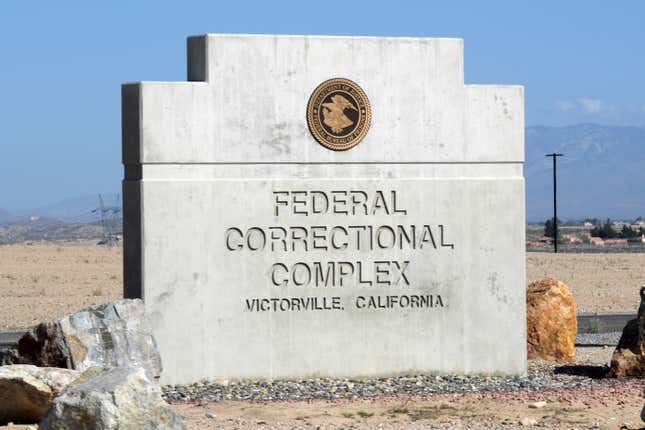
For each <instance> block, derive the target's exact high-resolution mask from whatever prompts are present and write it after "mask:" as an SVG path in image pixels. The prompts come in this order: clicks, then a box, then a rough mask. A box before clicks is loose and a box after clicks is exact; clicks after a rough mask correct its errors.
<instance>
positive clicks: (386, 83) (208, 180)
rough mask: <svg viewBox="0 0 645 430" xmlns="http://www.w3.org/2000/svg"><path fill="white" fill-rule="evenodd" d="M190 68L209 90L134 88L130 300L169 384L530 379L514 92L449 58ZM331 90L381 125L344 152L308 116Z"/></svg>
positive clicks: (350, 57)
mask: <svg viewBox="0 0 645 430" xmlns="http://www.w3.org/2000/svg"><path fill="white" fill-rule="evenodd" d="M188 55H189V58H188V75H189V79H191V80H193V81H202V80H203V82H184V83H160V82H143V83H134V84H126V85H124V86H123V144H124V147H123V149H124V151H123V160H124V165H125V180H124V213H125V220H124V228H125V252H124V259H125V274H124V275H125V276H124V278H125V294H126V296H127V297H137V296H142V297H143V298H144V301H145V303H146V311H147V312H148V315H149V318H150V319H151V324H152V326H153V332H154V334H155V336H156V340H157V342H158V345H159V349H160V352H161V355H162V361H163V365H164V373H163V375H162V382H165V383H187V382H192V381H197V380H199V379H202V378H208V379H230V378H300V377H307V376H331V377H360V376H373V375H388V374H397V373H406V372H414V373H418V372H431V371H441V372H466V373H480V372H491V373H492V372H499V373H513V374H518V373H523V372H524V371H525V367H526V360H525V354H526V351H525V296H524V289H525V286H524V277H525V269H524V264H525V263H524V252H523V251H524V180H523V176H522V163H523V159H524V140H523V127H524V116H523V115H524V114H523V103H524V102H523V91H522V88H521V87H517V86H479V85H478V86H464V84H463V46H462V41H461V40H458V39H412V38H369V37H358V38H357V37H305V36H247V35H208V36H200V37H194V38H189V42H188ZM333 77H344V78H348V79H351V80H353V81H354V82H356V83H357V84H358V85H360V86H361V87H362V88H363V90H364V91H365V93H366V94H367V97H368V98H369V101H370V104H371V107H372V123H371V127H370V130H369V132H368V133H367V136H366V137H365V139H364V140H363V141H362V142H361V143H360V144H359V145H358V146H356V147H355V148H353V149H351V150H349V151H345V152H334V151H330V150H328V149H326V148H324V147H323V146H322V145H320V144H318V143H317V142H316V141H315V140H314V139H313V137H312V136H311V135H310V133H309V131H308V129H307V123H306V118H305V113H306V107H307V102H308V99H309V96H310V94H311V92H312V91H313V90H314V88H316V86H317V85H318V84H320V83H321V82H322V81H324V80H326V79H330V78H333ZM346 212H347V213H346ZM370 230H371V234H370ZM442 234H443V239H442ZM406 235H407V236H410V237H414V238H415V239H406ZM393 241H394V242H393ZM256 248H257V249H256ZM294 270H295V273H296V275H295V279H294V278H293V271H294ZM287 271H288V272H289V275H291V278H289V275H288V274H287ZM332 274H333V276H332ZM285 282H286V284H285ZM370 282H371V283H372V284H371V285H370ZM430 296H432V298H430ZM388 297H389V298H388ZM392 297H395V299H393V298H392ZM412 297H416V298H415V299H413V298H412ZM313 298H315V301H314V300H312V299H313ZM379 298H380V300H381V302H379ZM254 299H257V300H254ZM271 299H274V300H273V301H272V300H271ZM284 299H288V300H284ZM429 303H432V306H430V305H429ZM402 304H405V305H406V306H403V307H402V306H401V305H402ZM370 305H373V306H372V307H370ZM379 306H384V307H379ZM305 307H306V308H307V310H305V309H304V308H305ZM312 307H313V308H314V309H316V308H318V307H319V308H323V309H320V310H311V308H312ZM325 308H327V309H325ZM262 309H266V310H262Z"/></svg>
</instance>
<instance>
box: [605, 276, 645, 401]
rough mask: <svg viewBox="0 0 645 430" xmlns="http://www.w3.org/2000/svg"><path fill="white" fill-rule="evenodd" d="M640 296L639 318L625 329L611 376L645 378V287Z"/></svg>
mask: <svg viewBox="0 0 645 430" xmlns="http://www.w3.org/2000/svg"><path fill="white" fill-rule="evenodd" d="M640 295H641V304H640V307H639V308H638V318H635V319H633V320H630V321H628V322H627V325H626V326H625V328H624V329H623V334H622V336H621V337H620V340H619V341H618V346H617V347H616V350H615V351H614V354H613V355H612V356H611V364H610V366H611V368H610V369H609V376H636V377H639V378H643V377H645V287H642V288H641V292H640ZM643 411H645V408H644V409H643Z"/></svg>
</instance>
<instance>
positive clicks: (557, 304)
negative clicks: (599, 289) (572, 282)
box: [526, 278, 578, 362]
mask: <svg viewBox="0 0 645 430" xmlns="http://www.w3.org/2000/svg"><path fill="white" fill-rule="evenodd" d="M577 333H578V320H577V318H576V304H575V302H574V300H573V296H572V295H571V292H570V291H569V289H568V288H567V286H566V285H565V284H564V283H563V282H560V281H558V280H557V279H554V278H546V279H542V280H539V281H536V282H533V283H531V284H530V285H529V287H528V289H527V291H526V343H527V353H528V358H541V359H543V360H548V361H557V362H574V361H576V349H575V340H576V334H577Z"/></svg>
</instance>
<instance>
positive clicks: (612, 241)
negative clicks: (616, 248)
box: [605, 239, 627, 245]
mask: <svg viewBox="0 0 645 430" xmlns="http://www.w3.org/2000/svg"><path fill="white" fill-rule="evenodd" d="M605 245H627V239H606V240H605Z"/></svg>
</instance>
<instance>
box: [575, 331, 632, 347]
mask: <svg viewBox="0 0 645 430" xmlns="http://www.w3.org/2000/svg"><path fill="white" fill-rule="evenodd" d="M621 334H622V333H621V332H619V331H614V332H610V333H578V335H577V336H576V345H612V346H615V345H618V341H619V340H620V335H621Z"/></svg>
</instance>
